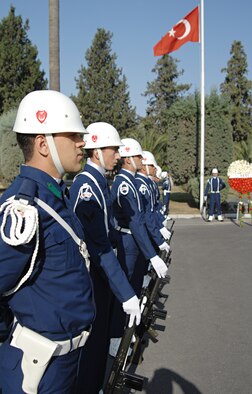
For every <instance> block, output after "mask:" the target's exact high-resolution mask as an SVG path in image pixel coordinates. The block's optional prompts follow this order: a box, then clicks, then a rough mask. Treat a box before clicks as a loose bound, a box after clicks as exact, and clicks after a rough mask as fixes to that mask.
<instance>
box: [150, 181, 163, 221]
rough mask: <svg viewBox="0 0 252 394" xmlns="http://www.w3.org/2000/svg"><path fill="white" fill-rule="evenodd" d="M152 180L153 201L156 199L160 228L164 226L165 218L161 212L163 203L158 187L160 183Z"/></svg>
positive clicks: (155, 207) (155, 206) (155, 204)
mask: <svg viewBox="0 0 252 394" xmlns="http://www.w3.org/2000/svg"><path fill="white" fill-rule="evenodd" d="M151 181H152V191H153V201H154V209H155V212H156V215H157V220H158V224H159V226H160V228H162V227H163V221H164V220H165V217H164V215H163V214H162V213H161V208H162V204H161V201H160V192H159V188H158V184H157V183H156V182H154V181H153V180H151Z"/></svg>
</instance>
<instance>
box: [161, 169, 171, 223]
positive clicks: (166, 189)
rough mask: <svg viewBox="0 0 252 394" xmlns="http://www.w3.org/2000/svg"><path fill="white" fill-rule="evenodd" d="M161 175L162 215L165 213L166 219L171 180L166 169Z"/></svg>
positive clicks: (167, 217) (168, 218)
mask: <svg viewBox="0 0 252 394" xmlns="http://www.w3.org/2000/svg"><path fill="white" fill-rule="evenodd" d="M161 176H162V178H163V183H162V190H163V204H164V215H166V219H167V220H170V217H169V216H168V214H169V205H170V198H171V188H172V181H171V177H170V175H169V172H168V171H163V172H162V174H161Z"/></svg>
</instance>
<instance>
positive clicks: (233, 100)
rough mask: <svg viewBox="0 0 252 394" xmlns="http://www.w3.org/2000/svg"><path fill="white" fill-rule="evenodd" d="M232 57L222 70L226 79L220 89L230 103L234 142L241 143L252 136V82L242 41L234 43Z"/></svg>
mask: <svg viewBox="0 0 252 394" xmlns="http://www.w3.org/2000/svg"><path fill="white" fill-rule="evenodd" d="M230 55H231V58H230V60H229V61H228V64H227V67H226V68H223V69H222V72H226V77H225V81H224V82H223V83H222V84H221V86H220V88H221V92H222V93H223V94H225V95H226V96H227V97H228V99H229V102H230V115H231V125H232V128H233V141H238V142H239V141H242V140H247V138H248V135H252V122H251V105H252V81H250V80H248V79H247V77H246V74H247V73H248V64H247V56H246V54H245V51H244V48H243V45H242V43H241V42H240V41H234V42H233V44H232V47H231V51H230Z"/></svg>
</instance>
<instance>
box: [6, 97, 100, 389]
mask: <svg viewBox="0 0 252 394" xmlns="http://www.w3.org/2000/svg"><path fill="white" fill-rule="evenodd" d="M13 130H14V131H15V132H16V135H17V141H18V144H19V146H20V148H21V149H22V151H23V154H24V158H25V165H22V166H21V168H20V174H19V175H18V176H17V177H16V179H15V180H14V181H13V183H12V184H11V185H10V187H9V188H8V189H7V190H6V191H5V193H4V194H3V195H2V197H1V199H0V205H1V210H0V231H1V237H0V249H1V255H0V304H1V306H4V305H7V306H8V307H9V308H10V310H11V312H12V314H13V317H14V320H13V325H12V327H11V332H10V334H9V337H8V338H7V339H6V340H5V341H4V343H3V345H2V346H1V347H0V368H1V375H0V387H1V389H2V393H3V394H10V393H13V394H14V393H15V394H23V393H28V394H36V393H39V394H45V393H61V394H72V393H73V390H74V386H75V383H76V378H77V374H78V362H79V357H80V355H81V351H82V349H83V346H84V344H85V342H86V339H87V338H88V336H89V332H90V329H91V325H92V322H93V320H94V316H95V306H94V301H93V289H92V283H91V279H90V276H89V272H88V262H89V260H88V253H87V249H86V245H85V243H84V241H83V239H84V238H83V237H84V234H83V230H82V227H81V224H80V222H79V220H78V218H77V217H76V215H74V214H73V210H72V206H71V204H70V201H69V200H68V197H67V189H66V186H65V185H64V182H62V176H63V174H64V173H65V172H78V171H80V169H81V161H82V159H83V152H82V148H83V147H84V142H83V134H84V133H86V130H85V129H84V127H83V125H82V122H81V119H80V114H79V111H78V110H77V107H76V106H75V104H74V103H73V102H72V100H70V99H69V98H68V97H66V96H65V95H63V94H62V93H59V92H56V91H51V90H44V91H34V92H31V93H29V94H28V95H27V96H25V97H24V99H23V100H22V101H21V103H20V105H19V108H18V112H17V116H16V121H15V124H14V128H13ZM80 252H81V253H80Z"/></svg>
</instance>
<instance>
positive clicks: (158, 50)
mask: <svg viewBox="0 0 252 394" xmlns="http://www.w3.org/2000/svg"><path fill="white" fill-rule="evenodd" d="M188 41H193V42H199V6H197V7H196V8H194V9H193V10H192V11H191V12H190V13H189V14H188V15H186V16H185V17H184V18H183V19H181V20H180V21H179V22H178V23H177V24H176V25H175V26H173V27H172V28H171V30H169V31H168V33H167V34H166V35H165V36H164V37H163V38H162V39H161V40H160V41H159V42H158V43H157V44H156V45H155V46H154V47H153V50H154V56H161V55H165V54H167V53H170V52H173V51H176V50H177V49H179V48H180V47H181V46H182V45H183V44H185V43H186V42H188Z"/></svg>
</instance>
